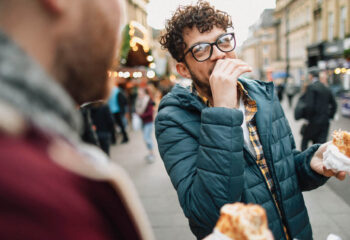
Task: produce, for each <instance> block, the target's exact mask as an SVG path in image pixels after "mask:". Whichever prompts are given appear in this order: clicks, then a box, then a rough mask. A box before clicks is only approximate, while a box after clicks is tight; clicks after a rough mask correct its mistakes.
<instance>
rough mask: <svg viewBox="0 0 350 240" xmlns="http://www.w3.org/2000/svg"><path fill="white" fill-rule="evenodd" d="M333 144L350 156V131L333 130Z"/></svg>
mask: <svg viewBox="0 0 350 240" xmlns="http://www.w3.org/2000/svg"><path fill="white" fill-rule="evenodd" d="M333 144H334V145H335V146H336V147H337V148H338V149H339V151H340V152H341V153H343V154H344V155H345V156H347V157H349V158H350V133H349V132H346V131H334V132H333Z"/></svg>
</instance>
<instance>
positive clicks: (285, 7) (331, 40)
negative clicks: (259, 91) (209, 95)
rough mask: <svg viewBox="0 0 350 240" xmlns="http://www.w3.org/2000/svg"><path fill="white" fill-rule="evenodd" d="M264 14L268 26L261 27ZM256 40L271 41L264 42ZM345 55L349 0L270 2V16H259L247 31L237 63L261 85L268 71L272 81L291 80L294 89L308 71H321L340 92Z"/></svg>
mask: <svg viewBox="0 0 350 240" xmlns="http://www.w3.org/2000/svg"><path fill="white" fill-rule="evenodd" d="M264 14H265V16H264ZM268 14H271V15H272V16H273V19H274V20H273V22H274V24H272V25H271V26H269V27H266V25H265V26H264V25H263V24H261V22H262V21H263V19H265V21H266V19H268V17H267V16H266V15H268ZM259 23H260V24H259ZM262 36H274V37H270V38H269V40H270V41H264V40H263V39H264V37H262ZM266 39H267V38H266V37H265V40H266ZM267 45H269V46H267ZM346 49H350V0H276V8H275V9H274V11H273V12H271V11H270V10H265V12H264V13H263V14H262V16H261V17H260V20H259V21H258V23H257V24H255V25H254V26H252V27H251V36H250V37H249V39H248V40H246V41H245V43H244V44H243V47H242V58H243V59H244V60H245V61H247V62H248V63H249V64H251V65H252V66H253V68H255V69H256V70H255V72H254V74H255V75H256V76H257V77H258V78H261V79H264V78H265V79H266V76H268V74H267V73H268V72H269V71H272V72H273V74H272V76H273V78H274V79H276V78H284V80H285V81H286V80H287V78H288V77H291V78H293V79H294V81H295V83H296V84H300V83H301V82H302V81H303V80H305V79H306V75H307V73H308V72H309V71H310V70H312V69H316V70H320V69H325V70H328V71H329V73H331V74H330V75H331V83H332V84H339V85H342V87H343V88H346V86H348V85H350V83H348V82H347V81H349V80H347V79H348V78H349V76H350V70H349V68H350V57H349V58H348V59H346V57H344V50H346ZM349 51H350V50H349ZM266 55H268V58H267V57H266ZM344 81H345V82H344Z"/></svg>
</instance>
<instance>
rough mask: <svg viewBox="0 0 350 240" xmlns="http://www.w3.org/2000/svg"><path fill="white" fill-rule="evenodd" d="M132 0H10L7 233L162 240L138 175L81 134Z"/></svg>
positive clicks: (103, 92)
mask: <svg viewBox="0 0 350 240" xmlns="http://www.w3.org/2000/svg"><path fill="white" fill-rule="evenodd" d="M122 8H123V2H122V0H104V1H101V0H90V1H85V0H74V1H68V0H62V1H56V0H32V1H27V0H0V85H1V87H0V113H1V114H0V115H1V120H0V156H1V161H0V169H1V171H2V174H0V194H1V196H0V238H1V239H35V240H38V239H43V240H44V239H45V240H47V239H65V240H67V239H68V240H69V239H72V240H73V239H74V240H76V239H84V240H86V239H153V235H152V233H151V231H150V227H149V223H148V221H147V218H146V217H145V214H144V210H143V208H142V207H141V205H140V202H139V200H138V197H137V194H136V193H135V191H134V187H133V186H132V184H131V183H130V180H129V178H128V176H127V175H126V174H125V172H124V171H123V170H122V169H121V168H119V167H118V166H116V165H114V164H112V163H109V162H108V161H107V159H106V155H105V154H103V153H102V151H100V150H99V149H97V148H95V147H93V146H90V145H84V144H83V143H82V142H81V140H80V139H79V131H80V128H81V119H80V118H79V113H78V112H77V111H76V107H75V106H77V105H80V104H82V103H84V102H89V101H93V100H97V99H103V98H106V97H107V96H108V94H109V91H110V85H112V83H109V82H108V80H107V79H108V78H107V70H108V69H109V68H110V67H111V63H112V60H113V59H114V57H115V53H116V49H117V46H118V44H119V39H120V38H119V35H118V34H119V32H120V28H121V24H122V22H121V21H122V17H121V16H122V14H123V10H122Z"/></svg>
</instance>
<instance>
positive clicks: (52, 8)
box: [39, 0, 69, 15]
mask: <svg viewBox="0 0 350 240" xmlns="http://www.w3.org/2000/svg"><path fill="white" fill-rule="evenodd" d="M39 2H40V3H41V5H42V6H43V7H44V8H45V9H46V10H48V11H49V12H50V13H52V14H55V15H60V14H62V12H63V11H64V9H66V7H67V6H66V5H67V4H69V1H66V0H39Z"/></svg>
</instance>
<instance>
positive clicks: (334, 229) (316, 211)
mask: <svg viewBox="0 0 350 240" xmlns="http://www.w3.org/2000/svg"><path fill="white" fill-rule="evenodd" d="M285 109H287V112H286V115H287V118H290V119H291V117H292V115H291V114H292V113H291V112H290V111H288V108H285ZM290 124H291V128H292V130H293V133H294V134H295V138H296V142H297V146H299V145H300V136H299V134H296V133H297V132H298V130H299V129H300V125H301V122H300V121H299V122H292V121H290ZM129 135H130V142H129V143H128V144H124V145H117V146H115V147H113V148H112V151H111V153H112V154H111V156H112V159H113V160H114V161H116V162H118V163H119V164H121V165H122V166H123V167H124V168H125V169H126V170H127V171H128V172H129V174H130V176H131V178H132V179H133V181H134V183H135V185H136V188H137V190H138V192H139V195H140V197H141V200H142V202H143V204H144V207H145V209H146V212H147V214H148V217H149V219H150V221H151V224H152V227H153V230H154V232H155V235H156V239H159V240H163V239H164V240H178V239H181V240H194V239H195V237H194V236H193V235H192V233H191V231H190V229H189V226H188V222H187V219H186V218H185V216H184V214H183V212H182V210H181V207H180V205H179V202H178V199H177V194H176V192H175V190H174V188H173V186H172V184H171V182H170V179H169V177H168V175H167V173H166V170H165V168H164V165H163V162H162V160H161V159H160V157H159V154H158V152H157V153H156V162H155V163H153V164H147V163H146V161H145V160H144V159H143V158H144V155H145V153H146V147H145V145H144V143H143V140H142V133H141V132H130V134H129ZM154 142H155V143H156V141H155V140H154ZM304 197H305V201H306V206H307V208H308V211H309V215H310V221H311V225H312V228H313V232H314V239H315V240H326V238H327V236H328V234H329V233H334V234H337V235H339V236H340V237H341V238H342V239H343V240H347V239H350V228H349V220H350V206H349V205H347V204H346V203H345V202H344V200H342V199H341V198H340V197H339V196H338V195H337V194H335V193H334V192H333V191H332V190H331V189H330V188H329V187H328V186H327V185H325V186H323V187H321V188H319V189H317V190H314V191H312V192H307V193H305V194H304Z"/></svg>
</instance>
